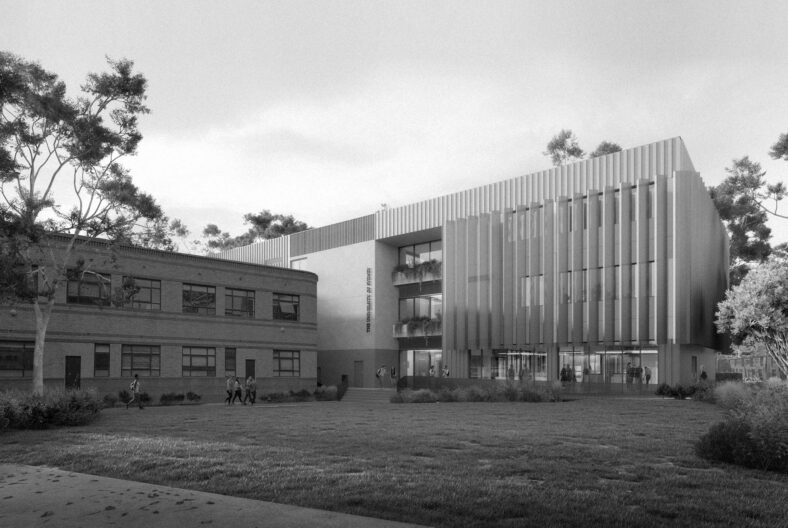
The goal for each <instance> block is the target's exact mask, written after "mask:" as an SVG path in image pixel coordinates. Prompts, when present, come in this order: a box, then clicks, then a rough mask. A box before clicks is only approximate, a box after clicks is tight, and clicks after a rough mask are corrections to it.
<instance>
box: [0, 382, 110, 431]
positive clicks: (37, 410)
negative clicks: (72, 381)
mask: <svg viewBox="0 0 788 528" xmlns="http://www.w3.org/2000/svg"><path fill="white" fill-rule="evenodd" d="M100 410H101V403H100V402H99V401H98V400H97V399H96V397H95V395H93V394H91V393H88V392H84V391H68V392H52V393H47V394H45V395H44V396H37V395H31V394H25V393H21V392H18V391H8V392H3V393H0V416H1V417H2V418H0V429H8V428H15V429H45V428H47V427H50V426H53V425H54V426H61V425H85V424H87V423H90V422H92V421H93V420H94V419H95V418H96V417H97V416H98V413H99V411H100Z"/></svg>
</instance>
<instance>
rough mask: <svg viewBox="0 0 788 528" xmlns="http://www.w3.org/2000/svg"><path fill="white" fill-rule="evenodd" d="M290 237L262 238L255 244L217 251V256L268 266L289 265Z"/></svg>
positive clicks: (283, 266) (282, 266)
mask: <svg viewBox="0 0 788 528" xmlns="http://www.w3.org/2000/svg"><path fill="white" fill-rule="evenodd" d="M289 255H290V237H289V236H283V237H279V238H272V239H270V240H263V241H262V242H257V243H255V244H250V245H248V246H243V247H239V248H234V249H229V250H227V251H222V252H221V253H219V254H218V255H216V256H217V258H220V259H225V260H240V261H243V262H252V263H255V264H266V265H268V266H279V267H280V268H289V267H290V259H289Z"/></svg>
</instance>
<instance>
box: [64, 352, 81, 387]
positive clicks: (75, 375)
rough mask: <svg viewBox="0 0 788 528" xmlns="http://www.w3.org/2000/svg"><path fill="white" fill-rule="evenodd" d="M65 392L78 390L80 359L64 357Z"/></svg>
mask: <svg viewBox="0 0 788 528" xmlns="http://www.w3.org/2000/svg"><path fill="white" fill-rule="evenodd" d="M65 380H66V390H69V389H73V390H78V389H79V387H80V385H81V384H82V357H80V356H66V375H65Z"/></svg>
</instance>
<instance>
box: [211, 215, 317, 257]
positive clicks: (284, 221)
mask: <svg viewBox="0 0 788 528" xmlns="http://www.w3.org/2000/svg"><path fill="white" fill-rule="evenodd" d="M244 224H247V225H249V226H250V227H249V229H248V230H247V231H246V233H243V234H241V235H238V236H235V237H234V236H231V235H230V233H228V232H226V231H222V230H221V229H220V228H219V226H217V225H216V224H208V225H207V226H205V229H203V232H202V236H203V238H205V239H206V246H207V248H208V251H209V252H210V251H224V250H227V249H232V248H236V247H241V246H247V245H249V244H253V243H255V242H260V241H262V240H268V239H271V238H278V237H280V236H284V235H290V234H293V233H298V232H299V231H304V230H306V229H309V226H308V225H307V224H306V223H305V222H302V221H300V220H296V219H295V217H293V215H284V214H274V213H272V212H271V211H269V210H267V209H265V210H263V211H260V212H259V213H247V214H245V215H244Z"/></svg>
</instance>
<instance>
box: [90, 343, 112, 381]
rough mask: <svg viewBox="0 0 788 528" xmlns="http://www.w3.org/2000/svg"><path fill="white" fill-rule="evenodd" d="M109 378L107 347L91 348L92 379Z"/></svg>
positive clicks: (98, 345)
mask: <svg viewBox="0 0 788 528" xmlns="http://www.w3.org/2000/svg"><path fill="white" fill-rule="evenodd" d="M108 376H109V345H107V344H98V343H96V345H94V347H93V377H94V378H106V377H108Z"/></svg>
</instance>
